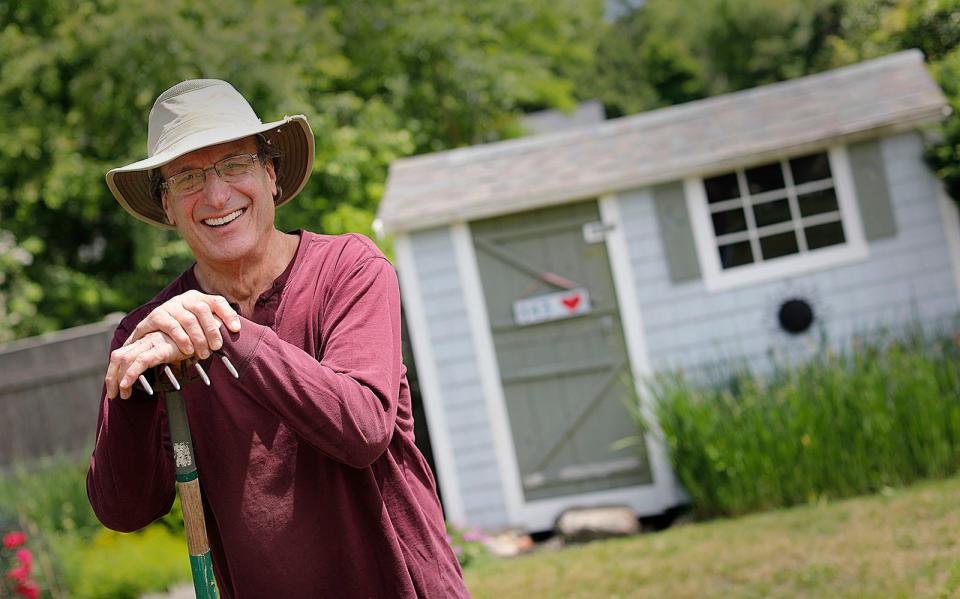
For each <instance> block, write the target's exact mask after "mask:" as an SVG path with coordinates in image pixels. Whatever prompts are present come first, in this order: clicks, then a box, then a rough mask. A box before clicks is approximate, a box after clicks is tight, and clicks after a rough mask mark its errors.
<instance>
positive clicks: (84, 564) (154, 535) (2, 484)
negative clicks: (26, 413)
mask: <svg viewBox="0 0 960 599" xmlns="http://www.w3.org/2000/svg"><path fill="white" fill-rule="evenodd" d="M86 470H87V464H86V462H85V461H84V462H79V461H76V460H70V459H68V458H58V459H54V460H51V461H49V462H47V463H45V464H41V465H35V466H34V467H33V468H26V467H22V466H21V467H18V468H15V469H14V470H13V471H12V472H10V473H8V474H6V475H5V476H0V506H10V508H9V509H11V510H15V513H14V514H10V515H7V517H6V519H4V518H3V517H2V516H3V514H0V525H3V526H4V527H5V528H8V529H9V528H11V527H13V526H21V527H22V528H26V529H27V530H28V532H29V536H30V539H31V544H32V545H34V546H35V547H36V548H37V549H38V553H37V554H38V556H39V557H40V558H41V559H39V560H38V563H39V564H40V565H46V566H48V567H47V568H46V570H48V571H49V575H48V576H46V578H47V579H49V580H48V581H47V584H46V585H45V586H47V587H48V588H57V587H58V586H60V585H62V586H65V587H66V589H67V590H68V595H69V596H70V597H78V598H82V597H114V598H122V597H138V596H140V595H142V594H144V593H146V592H150V591H156V590H162V589H164V588H166V587H168V586H169V585H171V584H173V583H176V582H179V581H183V580H189V579H190V562H189V557H188V554H187V547H186V541H185V540H184V538H183V520H182V514H181V512H180V502H179V500H178V501H176V502H174V507H173V509H172V510H171V511H170V514H168V515H167V516H164V517H163V518H161V519H160V520H158V521H157V522H156V523H154V524H152V525H150V526H149V527H147V528H146V529H144V530H143V531H140V532H138V533H133V534H121V533H116V532H113V531H110V530H107V529H105V528H104V527H103V526H102V525H101V524H100V523H99V522H98V521H97V518H96V516H95V515H94V513H93V510H92V509H91V507H90V504H89V502H88V500H87V491H86ZM3 596H4V595H3V594H2V593H0V597H3Z"/></svg>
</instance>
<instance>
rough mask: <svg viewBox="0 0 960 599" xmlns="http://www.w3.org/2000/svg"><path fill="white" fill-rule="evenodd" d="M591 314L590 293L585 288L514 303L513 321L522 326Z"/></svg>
mask: <svg viewBox="0 0 960 599" xmlns="http://www.w3.org/2000/svg"><path fill="white" fill-rule="evenodd" d="M589 313H590V293H589V292H588V291H587V290H586V289H584V288H579V289H571V290H569V291H561V292H558V293H547V294H545V295H538V296H536V297H528V298H526V299H521V300H517V301H515V302H513V321H514V322H515V323H517V324H518V325H521V326H523V325H528V324H537V323H538V322H547V321H548V320H561V319H563V318H570V317H572V316H580V315H582V314H589Z"/></svg>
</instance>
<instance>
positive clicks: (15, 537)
mask: <svg viewBox="0 0 960 599" xmlns="http://www.w3.org/2000/svg"><path fill="white" fill-rule="evenodd" d="M26 542H27V535H25V534H23V533H22V532H20V531H19V530H16V531H14V532H8V533H7V534H5V535H3V546H4V547H6V548H7V549H16V548H17V547H19V546H20V545H23V544H24V543H26Z"/></svg>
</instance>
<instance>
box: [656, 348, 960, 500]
mask: <svg viewBox="0 0 960 599" xmlns="http://www.w3.org/2000/svg"><path fill="white" fill-rule="evenodd" d="M958 358H960V352H958V347H957V343H956V342H954V340H952V339H939V340H932V341H931V340H925V339H923V338H922V337H919V336H917V337H913V338H911V339H909V340H887V341H883V340H881V341H876V342H873V343H870V344H868V345H865V346H860V347H854V349H853V350H852V351H850V352H847V353H846V354H843V355H839V356H836V355H833V354H831V353H829V352H828V353H826V354H825V355H823V356H822V357H821V358H819V359H816V360H814V361H812V362H809V363H807V364H804V365H801V366H799V367H795V368H789V369H779V370H777V371H776V372H774V373H773V374H772V375H770V376H766V377H764V376H759V375H755V374H752V373H750V372H746V371H743V372H739V373H737V374H735V375H734V376H733V377H732V378H731V379H730V381H729V382H728V383H727V384H725V385H720V386H714V387H704V386H697V385H693V384H691V383H690V382H688V380H686V378H685V377H684V376H683V375H682V374H678V373H672V374H666V375H661V376H658V377H656V378H655V379H654V380H653V381H652V383H651V385H650V387H649V388H650V393H651V395H652V397H653V399H654V402H653V404H654V412H655V415H656V418H657V420H658V422H659V425H660V428H661V430H662V431H663V434H664V437H665V440H666V444H667V447H668V451H669V454H670V459H671V462H672V464H673V468H674V472H675V473H676V474H677V476H678V477H679V479H680V481H681V482H682V484H683V485H684V487H685V488H686V489H687V492H688V493H689V494H690V497H691V499H692V502H693V506H694V508H695V509H696V510H697V512H698V513H699V514H701V515H705V516H709V515H718V514H739V513H743V512H747V511H752V510H758V509H767V508H773V507H780V506H787V505H793V504H797V503H801V502H808V501H814V500H819V499H822V498H826V497H843V496H850V495H855V494H861V493H869V492H875V491H878V490H881V489H883V488H884V487H887V486H896V485H903V484H906V483H909V482H911V481H914V480H917V479H920V478H928V477H943V476H947V475H950V474H954V473H956V472H957V471H958V470H960V361H958Z"/></svg>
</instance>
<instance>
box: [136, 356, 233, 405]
mask: <svg viewBox="0 0 960 599" xmlns="http://www.w3.org/2000/svg"><path fill="white" fill-rule="evenodd" d="M219 357H220V361H221V362H223V365H224V366H225V367H226V369H227V372H229V373H230V374H231V375H232V376H233V378H235V379H239V378H240V373H239V372H237V369H236V368H235V367H234V366H233V363H232V362H231V361H230V358H228V357H226V356H223V355H221V356H219ZM192 368H193V369H194V370H196V371H197V374H198V375H200V380H202V381H203V383H204V384H205V385H206V386H207V387H209V386H210V385H211V383H210V377H209V376H207V372H206V371H205V370H204V369H203V366H201V365H200V362H194V363H193V365H192ZM161 370H162V371H163V374H164V376H165V377H166V378H167V380H168V381H170V385H171V386H172V387H173V388H174V390H176V391H179V390H180V381H178V380H177V377H176V376H175V375H174V374H173V369H171V368H170V365H169V364H164V365H163V367H162V368H161ZM137 380H139V381H140V385H141V386H142V387H143V390H144V391H146V392H147V394H148V395H153V387H152V386H151V385H150V382H149V381H148V380H147V377H145V376H144V375H142V374H141V375H140V376H139V377H138V379H137Z"/></svg>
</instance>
